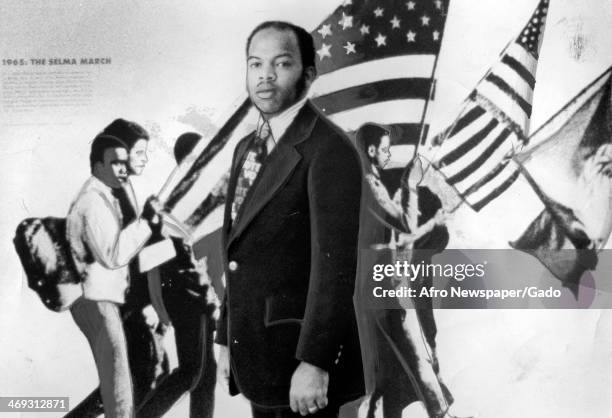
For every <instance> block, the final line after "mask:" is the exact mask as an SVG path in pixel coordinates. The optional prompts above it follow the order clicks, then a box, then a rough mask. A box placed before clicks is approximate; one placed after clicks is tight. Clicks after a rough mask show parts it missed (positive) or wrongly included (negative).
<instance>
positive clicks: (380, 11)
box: [374, 7, 385, 17]
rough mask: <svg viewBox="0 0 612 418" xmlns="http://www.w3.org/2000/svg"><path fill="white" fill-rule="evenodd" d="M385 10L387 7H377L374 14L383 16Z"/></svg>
mask: <svg viewBox="0 0 612 418" xmlns="http://www.w3.org/2000/svg"><path fill="white" fill-rule="evenodd" d="M384 11H385V9H383V8H380V7H377V8H376V9H375V10H374V16H376V17H382V15H383V12H384Z"/></svg>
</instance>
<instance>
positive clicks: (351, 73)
mask: <svg viewBox="0 0 612 418" xmlns="http://www.w3.org/2000/svg"><path fill="white" fill-rule="evenodd" d="M448 3H449V0H427V1H425V0H409V1H405V0H403V1H399V0H376V1H371V0H345V1H343V2H342V4H341V5H340V6H339V7H337V8H336V10H335V11H334V12H333V13H332V14H331V15H330V16H329V17H328V18H326V19H325V20H324V21H323V22H322V23H321V24H320V25H319V26H317V27H316V28H315V29H314V30H313V31H312V32H311V34H312V35H313V37H314V40H315V47H316V56H315V59H316V65H317V70H318V74H319V77H318V78H317V80H316V81H315V83H314V84H313V86H312V87H311V91H310V94H311V99H312V100H313V103H314V104H315V105H316V106H317V107H318V108H319V109H321V110H322V111H323V112H324V113H325V114H326V115H328V116H329V117H330V118H331V119H332V120H333V121H334V122H335V123H336V124H338V125H339V126H340V127H342V128H343V129H344V130H345V131H347V132H351V131H354V130H355V129H356V128H358V127H359V126H360V125H362V124H364V123H366V122H376V123H382V124H387V125H390V128H391V130H392V131H394V133H395V135H392V136H393V137H394V139H395V140H396V143H395V144H394V146H393V147H392V149H391V152H392V155H393V157H392V163H393V161H394V160H396V161H397V160H399V164H402V163H403V164H404V165H405V164H406V163H407V162H408V161H409V160H410V159H411V158H412V156H413V154H414V149H415V148H416V144H417V143H418V141H419V138H420V136H421V135H422V133H424V132H426V131H424V132H422V130H423V129H425V130H426V128H427V126H426V125H425V124H424V117H425V113H426V108H427V103H428V100H429V98H430V95H431V91H432V87H433V75H434V71H435V65H436V59H437V56H438V53H439V51H440V44H441V42H442V34H443V29H444V24H445V20H446V11H447V8H448ZM238 103H241V104H239V106H237V107H236V110H235V112H234V113H233V115H231V116H230V117H229V119H228V120H227V122H226V123H225V124H224V126H223V127H222V128H221V129H220V130H219V132H218V133H217V134H216V135H215V136H214V137H213V138H212V139H211V140H210V141H209V142H207V143H206V142H203V141H202V143H201V144H198V146H196V148H195V149H194V151H193V153H192V154H193V156H192V158H191V163H190V165H189V166H187V165H186V164H183V165H182V166H181V167H179V169H178V170H177V171H176V172H175V173H174V175H173V176H172V178H171V179H170V180H169V181H168V184H167V186H166V187H165V188H164V191H163V192H162V193H160V199H161V200H162V201H165V205H166V208H167V210H168V211H169V212H170V213H171V215H173V218H174V219H175V220H176V221H177V224H179V225H180V226H181V227H182V228H183V229H187V231H188V232H190V233H192V235H194V234H195V235H196V236H198V235H199V236H201V234H198V233H194V231H195V230H196V229H198V228H200V227H201V224H202V223H203V221H204V220H205V218H206V217H207V215H208V208H209V207H210V200H211V199H210V198H209V197H208V195H209V193H210V191H211V190H212V189H213V188H214V186H215V185H214V181H213V180H215V179H218V178H219V177H221V175H222V174H223V173H224V172H225V171H227V169H229V161H230V160H231V153H232V151H233V148H234V146H235V145H236V143H237V141H238V140H239V139H240V138H241V137H243V136H244V135H246V134H248V133H249V129H250V130H253V129H254V126H253V122H251V123H250V124H249V122H248V121H249V120H251V121H253V120H256V117H253V114H256V111H255V110H254V109H253V107H252V106H251V104H250V102H249V101H248V100H244V101H239V102H238ZM187 160H189V158H188V159H187ZM397 166H399V165H396V167H397ZM224 169H225V170H224ZM204 209H205V210H204ZM206 230H207V231H210V230H212V228H206Z"/></svg>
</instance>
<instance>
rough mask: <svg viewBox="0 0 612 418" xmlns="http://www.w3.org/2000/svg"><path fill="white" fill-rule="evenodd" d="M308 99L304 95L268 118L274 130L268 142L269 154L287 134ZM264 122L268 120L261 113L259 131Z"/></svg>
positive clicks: (271, 129)
mask: <svg viewBox="0 0 612 418" xmlns="http://www.w3.org/2000/svg"><path fill="white" fill-rule="evenodd" d="M306 100H308V98H307V97H303V98H302V99H300V100H299V101H297V102H295V103H294V104H292V105H291V106H290V107H288V108H287V109H285V110H284V111H283V112H282V113H280V114H278V115H276V116H274V117H271V118H270V119H268V124H269V125H270V131H272V135H270V137H269V138H268V141H267V142H266V148H267V149H268V154H270V153H271V152H272V150H273V149H274V147H275V146H276V143H277V142H278V141H279V139H281V137H282V136H283V135H284V134H285V132H286V131H287V128H288V127H289V125H291V123H292V122H293V120H294V119H295V117H296V116H297V114H298V112H299V111H300V109H301V108H302V107H304V105H305V104H306ZM264 123H266V120H265V119H264V117H263V116H261V114H260V116H259V120H258V121H257V132H259V131H260V130H261V125H263V124H264Z"/></svg>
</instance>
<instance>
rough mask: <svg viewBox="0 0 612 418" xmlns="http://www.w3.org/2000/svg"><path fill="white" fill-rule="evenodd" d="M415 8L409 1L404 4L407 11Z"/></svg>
mask: <svg viewBox="0 0 612 418" xmlns="http://www.w3.org/2000/svg"><path fill="white" fill-rule="evenodd" d="M415 6H416V4H415V3H414V2H413V1H409V2H408V3H406V7H407V8H408V10H414V7H415Z"/></svg>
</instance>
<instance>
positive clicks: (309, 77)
mask: <svg viewBox="0 0 612 418" xmlns="http://www.w3.org/2000/svg"><path fill="white" fill-rule="evenodd" d="M304 78H305V79H306V86H307V87H310V85H311V84H312V83H313V82H314V81H315V79H316V78H317V69H316V68H315V67H313V66H310V67H306V68H305V69H304Z"/></svg>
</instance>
